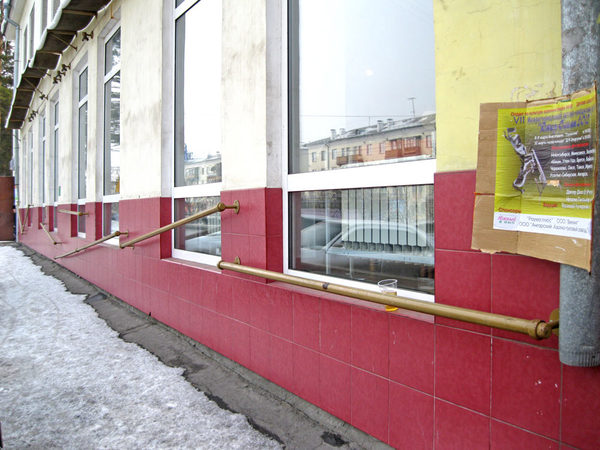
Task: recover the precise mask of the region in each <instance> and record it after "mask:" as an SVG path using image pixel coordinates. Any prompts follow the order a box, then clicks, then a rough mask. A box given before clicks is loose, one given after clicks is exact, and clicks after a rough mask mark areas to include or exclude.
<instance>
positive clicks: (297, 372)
mask: <svg viewBox="0 0 600 450" xmlns="http://www.w3.org/2000/svg"><path fill="white" fill-rule="evenodd" d="M294 379H295V383H294V388H293V392H294V393H295V394H296V395H297V396H299V397H301V398H303V399H304V400H306V401H308V402H310V403H313V404H315V405H318V404H319V354H318V353H317V352H313V351H312V350H309V349H306V348H304V347H301V346H299V345H294Z"/></svg>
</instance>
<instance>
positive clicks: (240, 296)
mask: <svg viewBox="0 0 600 450" xmlns="http://www.w3.org/2000/svg"><path fill="white" fill-rule="evenodd" d="M225 283H230V284H231V296H232V304H233V309H232V311H231V316H232V317H235V318H236V319H238V320H240V321H242V322H246V323H250V311H251V310H252V296H251V295H250V293H249V290H248V286H249V285H250V284H251V282H250V281H246V280H239V279H236V278H234V277H226V281H225Z"/></svg>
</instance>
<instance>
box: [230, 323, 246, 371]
mask: <svg viewBox="0 0 600 450" xmlns="http://www.w3.org/2000/svg"><path fill="white" fill-rule="evenodd" d="M231 322H232V327H231V330H232V334H231V339H232V341H233V342H232V345H231V347H232V350H233V351H232V359H233V360H234V361H236V362H238V363H240V364H241V365H243V366H245V367H249V366H250V327H249V326H248V325H246V324H245V323H242V322H238V321H237V320H232V321H231Z"/></svg>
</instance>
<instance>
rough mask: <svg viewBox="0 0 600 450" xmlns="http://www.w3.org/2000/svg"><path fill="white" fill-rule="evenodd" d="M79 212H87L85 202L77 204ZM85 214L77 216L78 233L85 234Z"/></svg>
mask: <svg viewBox="0 0 600 450" xmlns="http://www.w3.org/2000/svg"><path fill="white" fill-rule="evenodd" d="M77 212H79V213H85V204H83V205H77ZM85 218H86V216H85V215H80V216H77V233H79V234H81V235H85Z"/></svg>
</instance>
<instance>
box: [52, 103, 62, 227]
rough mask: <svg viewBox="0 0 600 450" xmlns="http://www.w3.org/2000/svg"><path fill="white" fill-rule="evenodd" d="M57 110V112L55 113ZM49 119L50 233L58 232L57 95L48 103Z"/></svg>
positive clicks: (58, 108)
mask: <svg viewBox="0 0 600 450" xmlns="http://www.w3.org/2000/svg"><path fill="white" fill-rule="evenodd" d="M57 110H58V111H57ZM50 117H51V124H52V139H51V140H50V146H51V150H52V206H53V207H54V209H53V211H52V214H53V220H52V222H53V226H52V231H54V232H57V231H58V212H57V210H58V196H59V186H60V184H59V178H58V174H59V170H58V168H59V157H58V156H59V155H58V151H59V149H60V134H59V133H60V120H59V119H60V103H59V101H58V95H57V96H56V97H55V98H54V99H53V100H52V101H51V102H50Z"/></svg>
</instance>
